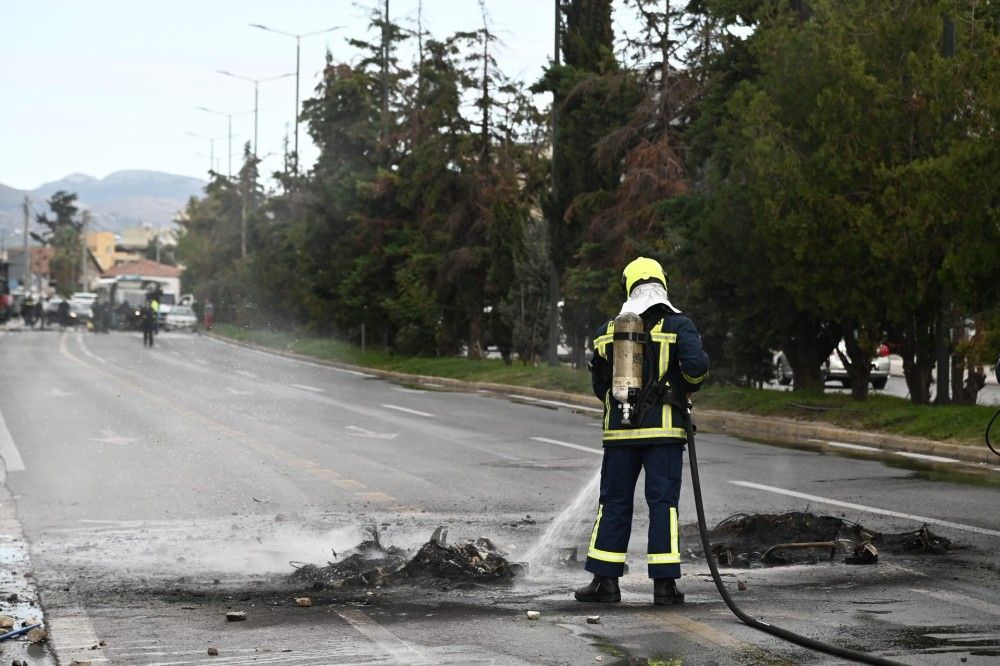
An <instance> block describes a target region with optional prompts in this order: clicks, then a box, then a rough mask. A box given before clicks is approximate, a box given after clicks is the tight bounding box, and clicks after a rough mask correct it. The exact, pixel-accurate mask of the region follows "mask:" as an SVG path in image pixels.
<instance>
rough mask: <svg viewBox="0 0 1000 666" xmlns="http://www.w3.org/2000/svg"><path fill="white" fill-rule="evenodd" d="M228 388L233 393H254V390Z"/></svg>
mask: <svg viewBox="0 0 1000 666" xmlns="http://www.w3.org/2000/svg"><path fill="white" fill-rule="evenodd" d="M226 390H227V391H229V392H230V393H232V394H233V395H251V394H253V391H244V390H242V389H234V388H227V389H226Z"/></svg>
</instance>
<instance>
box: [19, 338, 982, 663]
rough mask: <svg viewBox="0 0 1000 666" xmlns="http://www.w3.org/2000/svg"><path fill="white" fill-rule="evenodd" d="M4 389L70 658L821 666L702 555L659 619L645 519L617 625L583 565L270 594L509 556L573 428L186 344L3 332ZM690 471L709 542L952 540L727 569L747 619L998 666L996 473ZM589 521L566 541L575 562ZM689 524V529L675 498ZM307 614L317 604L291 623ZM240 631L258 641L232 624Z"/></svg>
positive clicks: (446, 395)
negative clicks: (378, 552) (362, 554)
mask: <svg viewBox="0 0 1000 666" xmlns="http://www.w3.org/2000/svg"><path fill="white" fill-rule="evenodd" d="M0 368H3V376H4V381H3V382H2V383H0V414H2V416H3V421H4V422H5V426H6V428H5V429H6V432H9V435H10V437H9V439H7V437H6V435H5V433H4V431H3V430H4V429H3V428H0V453H2V454H3V456H4V459H5V462H6V469H7V473H6V486H7V488H9V490H10V492H11V493H12V494H13V495H14V498H15V499H16V507H17V518H18V519H19V527H22V528H23V531H24V534H25V535H26V537H27V539H28V541H29V544H30V548H29V549H28V555H29V556H30V558H31V564H30V567H31V573H32V576H31V577H30V579H29V580H30V581H32V585H33V589H34V592H33V593H37V594H38V595H39V596H40V598H41V602H42V605H43V607H44V611H45V620H46V622H47V624H48V626H49V628H50V631H51V641H50V645H51V646H54V648H55V649H56V650H57V652H58V653H59V657H60V659H61V661H62V663H66V664H68V663H70V659H72V658H77V659H80V660H83V659H85V658H86V659H89V660H90V661H91V662H92V663H99V662H101V661H102V660H107V661H110V662H111V663H115V664H160V665H161V666H166V665H167V664H170V665H172V666H180V665H181V664H195V663H217V664H242V663H274V664H277V663H280V664H343V663H500V664H507V663H526V664H535V663H544V664H578V663H599V662H604V663H621V664H646V663H668V664H669V663H678V664H679V663H684V664H730V663H740V664H756V663H768V664H773V663H809V664H813V663H815V664H820V663H835V662H834V660H832V659H829V658H826V657H824V656H822V655H817V654H814V653H810V652H807V651H805V650H802V649H800V648H797V647H794V646H789V645H787V644H785V643H783V642H781V641H778V640H776V639H773V638H771V637H770V636H767V635H763V634H760V633H758V632H756V631H754V630H752V629H749V628H747V627H744V626H743V625H740V624H739V623H737V622H736V621H735V619H734V618H733V617H732V616H731V615H730V614H729V612H728V611H727V610H726V608H725V607H724V605H723V604H722V602H721V601H720V600H719V598H718V596H717V593H716V591H715V590H714V587H713V586H712V585H711V583H710V582H709V581H708V580H707V579H706V578H705V575H704V574H705V573H706V571H707V569H706V567H705V566H704V563H703V562H701V561H698V560H695V559H691V558H688V559H687V561H686V563H685V569H684V572H685V574H684V578H683V579H682V581H681V587H682V588H683V589H684V590H685V592H686V593H687V595H688V603H687V604H685V605H684V606H683V607H678V608H672V609H657V608H654V607H653V606H652V605H651V604H650V603H649V601H650V595H651V589H650V587H651V586H650V584H649V581H648V580H647V579H646V578H645V573H644V571H643V569H644V567H643V566H642V560H643V559H644V558H643V557H642V553H643V551H644V547H645V543H644V542H645V538H644V534H645V525H646V521H645V518H644V516H643V514H644V512H645V507H644V506H643V502H642V500H641V497H640V498H637V516H636V518H637V519H636V521H635V525H634V528H633V534H634V537H633V542H632V544H631V551H632V553H633V555H632V558H631V561H632V562H633V567H632V570H631V571H630V573H629V575H628V576H626V578H625V579H623V589H624V593H625V594H624V596H625V599H624V602H623V603H622V604H621V605H618V606H613V607H601V606H586V605H581V604H577V603H575V602H573V601H572V595H571V591H572V589H573V588H574V587H576V586H578V585H581V584H583V583H584V582H586V580H587V578H588V577H587V575H586V574H585V573H584V572H582V570H579V569H577V568H576V567H567V568H566V569H560V570H549V571H540V570H537V569H534V570H532V571H531V572H529V575H528V576H526V577H522V578H521V579H520V580H517V581H516V582H515V583H514V584H512V585H509V586H479V587H472V588H457V589H456V588H451V587H450V586H448V585H440V584H439V585H434V586H429V587H421V586H403V587H387V588H382V589H378V590H372V591H371V594H368V593H351V594H343V595H338V594H336V593H329V592H325V591H324V592H321V591H315V590H308V589H301V588H296V587H294V586H290V585H289V584H288V583H287V582H286V581H285V576H286V575H287V574H288V573H289V572H291V571H292V570H293V569H292V567H291V566H290V565H289V562H290V561H298V562H314V563H319V564H322V563H324V562H325V561H328V560H331V559H333V553H331V549H334V550H336V551H337V552H338V553H342V552H343V551H344V550H347V549H348V548H350V546H352V545H354V544H356V543H357V542H358V541H360V539H361V538H363V535H364V530H365V528H367V527H369V526H375V527H376V528H377V529H379V530H380V532H381V534H382V538H383V540H385V541H387V542H389V543H392V544H396V545H399V546H402V547H413V546H416V545H418V544H420V543H422V542H424V541H426V540H427V538H428V537H429V536H430V533H431V531H432V530H433V529H434V528H435V527H436V526H438V525H445V526H447V527H448V528H449V531H450V537H451V539H452V541H455V540H460V539H464V538H471V537H477V536H486V537H489V538H491V539H493V540H494V542H495V543H497V544H498V545H499V546H500V547H502V548H504V549H505V550H507V551H508V552H510V553H511V559H513V560H517V559H518V556H519V555H523V553H525V552H526V551H527V549H528V548H529V547H530V546H531V545H532V544H533V543H535V542H536V541H537V539H538V538H539V535H540V534H541V533H542V532H543V530H544V528H545V527H546V526H547V525H548V524H549V523H551V521H552V520H553V519H555V518H556V517H557V515H558V514H559V513H560V512H561V511H562V509H563V507H565V506H567V505H568V504H569V503H570V502H571V501H572V500H573V499H574V498H575V497H576V496H577V495H578V493H579V492H580V490H581V488H582V487H583V486H585V485H586V483H587V482H588V481H589V480H590V479H591V478H592V477H593V475H594V474H595V473H596V471H597V469H598V467H599V464H600V450H599V439H598V438H599V430H598V422H597V419H596V416H595V415H594V414H593V413H590V412H587V411H586V410H580V409H578V408H571V407H568V406H560V405H555V404H547V403H540V402H535V401H530V400H523V399H511V398H509V397H507V396H501V395H494V394H477V393H460V392H446V391H442V390H439V389H438V388H436V387H434V386H419V387H413V386H400V385H396V384H393V383H390V382H386V381H382V380H380V379H376V378H373V377H369V376H365V375H364V374H358V373H353V372H347V371H343V370H335V369H332V368H328V367H325V366H321V365H317V364H311V363H305V362H301V361H295V360H290V359H285V358H281V357H277V356H273V355H270V354H264V353H260V352H255V351H251V350H247V349H243V348H238V347H234V346H231V345H228V344H225V343H222V342H217V341H214V340H211V339H208V338H206V337H200V336H196V335H191V334H182V333H165V334H161V335H160V336H159V337H158V340H157V346H156V347H155V348H154V349H152V350H147V349H144V348H143V347H142V346H141V342H140V337H139V336H138V335H136V334H124V333H122V334H111V335H93V334H78V333H75V332H66V333H59V332H44V333H43V332H24V333H8V334H6V335H3V336H2V337H0ZM699 452H700V458H701V463H702V477H703V482H704V483H705V485H706V489H707V492H708V493H709V494H708V496H707V497H706V498H705V503H706V508H707V511H708V514H709V520H710V521H711V522H715V521H719V520H721V519H723V518H724V517H726V516H729V515H731V514H733V513H737V512H753V511H774V512H778V511H787V510H792V509H805V508H809V509H810V510H813V511H818V512H828V513H831V514H834V515H843V516H844V517H846V518H849V519H851V520H857V521H859V522H862V523H863V524H864V525H865V526H866V527H869V528H872V529H876V530H879V531H905V530H913V529H916V528H918V527H920V525H921V524H922V523H923V522H924V521H925V520H929V521H931V522H932V525H931V527H932V528H933V529H934V530H935V531H936V532H938V533H940V534H942V535H944V536H946V537H948V538H949V539H952V540H953V542H954V544H955V548H953V550H952V551H951V552H950V553H948V554H946V555H941V556H932V555H919V556H917V555H914V556H906V557H902V556H896V557H893V556H887V555H883V557H882V558H881V561H880V562H879V564H877V565H875V566H869V567H851V566H847V565H844V564H842V563H839V562H835V563H829V564H827V563H823V564H818V565H813V566H797V567H786V568H772V569H753V570H730V571H729V572H728V574H729V576H728V580H729V581H730V583H731V584H732V581H734V580H736V579H739V580H741V581H744V582H745V583H746V587H747V589H746V591H742V592H740V591H737V590H736V589H735V584H733V593H734V595H735V596H736V597H737V599H738V600H739V601H740V602H741V603H742V604H743V605H744V607H745V608H747V609H748V610H749V611H750V612H752V613H753V614H754V615H757V616H759V617H762V618H765V619H767V620H768V621H771V622H774V623H776V624H779V625H782V626H786V627H788V628H790V629H792V630H795V631H799V632H801V633H805V634H808V635H810V636H813V637H817V638H820V639H823V640H829V641H833V642H837V643H839V644H843V645H847V646H849V647H852V648H854V649H861V650H866V651H872V652H875V653H878V654H881V655H883V656H888V657H890V658H892V659H896V660H898V661H900V662H902V663H914V664H916V663H920V664H925V663H926V664H939V663H940V664H953V663H996V660H997V659H998V657H1000V577H998V567H997V565H996V563H995V561H994V560H995V557H994V553H995V550H996V548H997V546H998V545H1000V514H998V512H997V511H996V510H995V507H996V502H997V500H998V499H1000V493H998V483H1000V473H998V471H997V469H993V468H983V469H978V468H972V467H968V466H962V465H958V464H939V465H934V466H922V463H921V461H916V460H912V459H909V458H904V457H899V456H896V457H894V459H892V460H879V459H872V458H871V457H868V454H867V453H865V452H857V451H850V450H845V449H841V448H836V447H834V446H821V445H818V446H817V450H815V451H805V450H796V449H789V448H782V447H776V446H769V445H765V444H758V443H751V442H746V441H741V440H738V439H735V438H731V437H724V436H715V435H710V434H704V435H702V436H700V437H699ZM640 488H641V481H640ZM594 503H596V497H595V498H592V500H587V499H585V501H584V502H583V504H584V505H585V510H584V512H583V513H582V514H581V515H580V516H579V520H578V521H574V522H575V523H576V524H577V528H576V529H575V530H574V531H573V532H572V534H573V537H572V538H568V539H567V541H568V542H569V543H563V544H560V545H567V546H570V545H580V544H582V543H584V542H585V541H586V540H587V538H588V536H589V530H590V521H591V520H592V516H590V515H589V514H590V512H591V510H592V509H591V507H592V506H593V504H594ZM587 505H589V506H587ZM5 506H6V507H9V506H10V503H9V502H6V503H5V502H3V501H2V498H0V508H2V507H5ZM680 514H681V522H682V523H685V524H688V523H692V522H693V521H694V512H693V502H692V500H691V495H690V484H689V483H688V482H687V481H686V483H685V490H684V494H683V495H682V506H681V511H680ZM8 523H9V521H4V520H3V515H0V525H3V526H4V528H5V530H6V532H5V533H7V534H10V533H11V529H9V524H8ZM16 542H17V540H16V539H14V540H7V541H5V542H4V543H5V544H7V546H4V547H5V548H8V550H9V549H10V548H11V547H13V546H11V544H16ZM6 554H7V551H5V550H3V549H0V555H6ZM21 582H22V583H23V580H22V581H21ZM0 585H3V586H4V587H3V591H4V592H5V595H6V594H7V590H8V588H9V586H8V585H7V581H5V580H4V579H0ZM25 594H26V593H22V596H25ZM28 594H31V593H28ZM303 594H310V595H311V596H313V597H314V600H315V604H314V605H313V606H312V607H311V608H299V607H296V605H295V604H294V601H293V599H294V597H296V596H302V595H303ZM0 606H2V607H3V608H4V610H5V611H18V609H12V608H8V607H7V606H6V605H4V602H0ZM529 609H531V610H538V611H540V612H541V613H542V616H541V619H539V620H537V621H530V620H527V619H526V617H525V611H526V610H529ZM227 610H243V611H246V612H247V614H248V619H247V620H246V621H245V622H230V623H227V622H226V621H225V618H224V616H225V613H226V611H227ZM18 612H22V613H23V612H28V611H26V610H24V609H20V610H19V611H18ZM595 613H599V614H600V615H601V622H600V624H596V625H590V624H587V623H586V622H585V621H584V618H585V616H587V615H591V614H595ZM101 642H103V643H104V644H103V645H102V644H101ZM8 645H9V644H8ZM209 646H214V647H217V648H218V650H219V652H220V655H219V656H217V657H209V656H208V655H207V652H206V651H207V648H208V647H209ZM92 647H93V648H94V649H91V648H92ZM19 649H22V648H21V647H16V646H8V647H7V648H5V652H4V653H3V657H2V658H3V659H7V658H8V657H9V656H10V655H17V654H19V653H18V652H17V650H19ZM32 656H33V657H34V658H37V659H36V662H33V663H37V662H38V661H42V660H44V659H45V657H44V655H39V654H34V655H32Z"/></svg>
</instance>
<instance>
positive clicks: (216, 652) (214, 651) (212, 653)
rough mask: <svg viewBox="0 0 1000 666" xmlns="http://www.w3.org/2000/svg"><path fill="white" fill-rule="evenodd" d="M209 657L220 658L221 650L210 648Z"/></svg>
mask: <svg viewBox="0 0 1000 666" xmlns="http://www.w3.org/2000/svg"><path fill="white" fill-rule="evenodd" d="M208 656H209V657H218V656H219V648H217V647H210V648H208Z"/></svg>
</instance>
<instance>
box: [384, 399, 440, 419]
mask: <svg viewBox="0 0 1000 666" xmlns="http://www.w3.org/2000/svg"><path fill="white" fill-rule="evenodd" d="M382 406H383V407H385V408H387V409H395V410H396V411H398V412H406V413H407V414H414V415H416V416H426V417H427V418H434V415H433V414H428V413H427V412H418V411H417V410H415V409H410V408H409V407H400V406H399V405H388V404H386V403H384V402H383V403H382Z"/></svg>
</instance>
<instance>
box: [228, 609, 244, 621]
mask: <svg viewBox="0 0 1000 666" xmlns="http://www.w3.org/2000/svg"><path fill="white" fill-rule="evenodd" d="M245 619H247V613H246V611H229V612H228V613H226V622H242V621H244V620H245Z"/></svg>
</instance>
